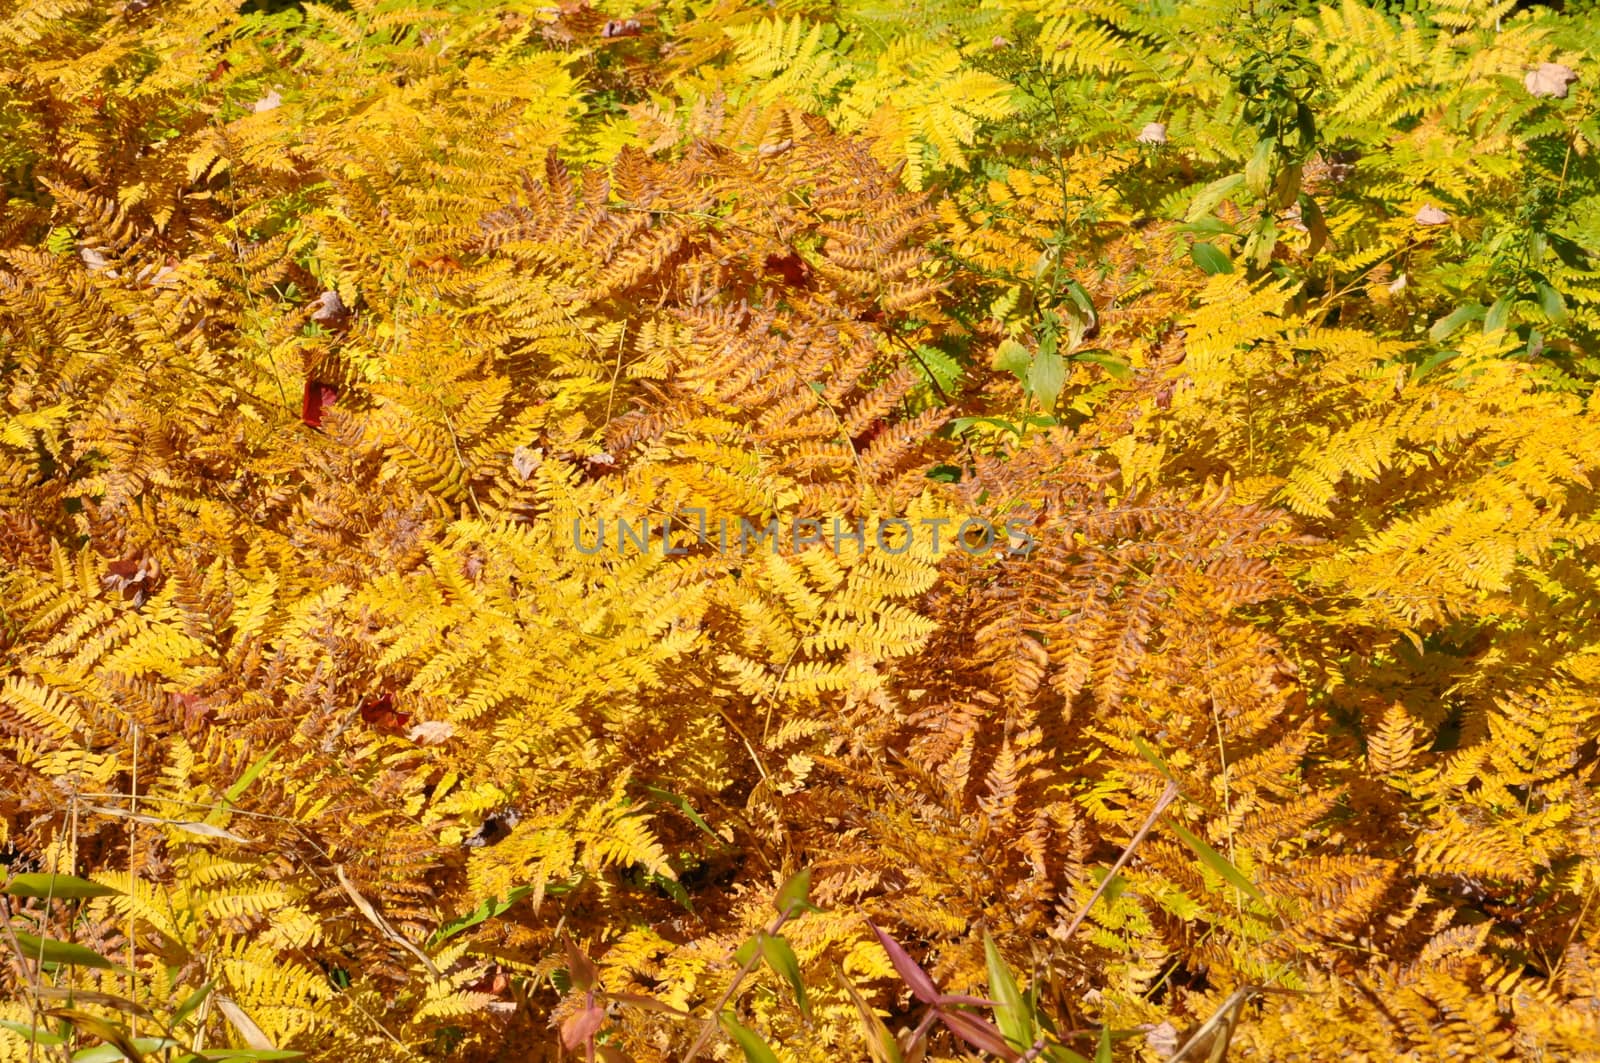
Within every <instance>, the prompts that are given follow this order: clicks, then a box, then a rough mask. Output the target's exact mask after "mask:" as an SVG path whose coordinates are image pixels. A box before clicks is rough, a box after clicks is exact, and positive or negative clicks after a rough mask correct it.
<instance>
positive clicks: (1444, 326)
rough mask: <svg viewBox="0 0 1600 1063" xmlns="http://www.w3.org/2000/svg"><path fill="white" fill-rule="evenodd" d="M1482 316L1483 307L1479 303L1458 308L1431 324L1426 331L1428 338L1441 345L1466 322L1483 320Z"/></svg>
mask: <svg viewBox="0 0 1600 1063" xmlns="http://www.w3.org/2000/svg"><path fill="white" fill-rule="evenodd" d="M1483 314H1484V310H1483V306H1482V304H1479V303H1472V304H1470V305H1468V306H1458V307H1456V308H1455V309H1454V310H1452V311H1451V312H1450V313H1448V314H1446V315H1445V316H1444V317H1441V318H1440V319H1439V320H1438V321H1435V322H1434V323H1433V327H1432V328H1430V329H1429V330H1428V338H1429V339H1431V340H1432V341H1433V342H1435V343H1441V342H1443V341H1444V340H1445V339H1447V338H1449V336H1450V335H1451V334H1452V333H1453V332H1455V330H1456V329H1458V328H1460V327H1461V326H1462V325H1465V324H1466V323H1467V322H1469V321H1481V320H1483Z"/></svg>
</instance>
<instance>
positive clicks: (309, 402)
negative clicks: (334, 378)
mask: <svg viewBox="0 0 1600 1063" xmlns="http://www.w3.org/2000/svg"><path fill="white" fill-rule="evenodd" d="M338 401H339V389H338V388H336V387H334V386H333V385H332V384H324V383H323V382H322V381H320V380H307V381H306V390H305V394H304V395H303V396H302V397H301V399H300V420H302V421H304V422H305V423H306V424H308V425H310V426H311V427H312V428H321V427H322V415H323V413H324V412H325V411H326V410H327V409H328V407H330V406H332V405H333V404H334V403H336V402H338Z"/></svg>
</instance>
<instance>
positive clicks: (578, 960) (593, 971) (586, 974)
mask: <svg viewBox="0 0 1600 1063" xmlns="http://www.w3.org/2000/svg"><path fill="white" fill-rule="evenodd" d="M562 944H564V945H565V946H566V948H567V975H568V977H570V978H571V979H572V984H573V985H574V986H576V987H577V988H579V989H593V988H594V987H595V984H596V983H597V982H599V981H600V969H599V968H598V967H596V966H595V965H594V961H593V960H591V959H590V958H589V954H588V953H586V952H584V951H583V950H582V949H580V948H579V947H578V943H577V942H576V941H573V940H572V939H571V938H563V939H562Z"/></svg>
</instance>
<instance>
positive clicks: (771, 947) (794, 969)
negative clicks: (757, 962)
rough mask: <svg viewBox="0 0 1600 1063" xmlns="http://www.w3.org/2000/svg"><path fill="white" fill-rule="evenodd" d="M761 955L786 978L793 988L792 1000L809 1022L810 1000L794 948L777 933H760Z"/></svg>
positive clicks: (768, 964)
mask: <svg viewBox="0 0 1600 1063" xmlns="http://www.w3.org/2000/svg"><path fill="white" fill-rule="evenodd" d="M761 955H762V956H763V957H764V958H765V959H766V961H767V966H768V967H771V968H772V969H773V971H775V972H777V973H778V974H780V975H782V976H783V977H784V978H786V979H788V981H789V985H791V986H792V987H793V988H794V1002H795V1003H796V1004H798V1005H799V1006H800V1014H801V1015H803V1016H805V1018H806V1021H808V1022H809V1021H810V1020H811V1001H810V1000H809V999H808V998H807V997H806V983H805V979H804V978H802V977H801V975H800V961H799V959H797V958H796V957H795V954H794V949H792V948H791V947H790V946H789V942H788V941H787V940H786V939H785V938H783V937H780V936H779V935H777V934H762V935H761Z"/></svg>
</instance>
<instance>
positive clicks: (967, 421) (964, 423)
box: [950, 417, 1022, 436]
mask: <svg viewBox="0 0 1600 1063" xmlns="http://www.w3.org/2000/svg"><path fill="white" fill-rule="evenodd" d="M975 424H986V425H989V426H991V427H993V428H1001V429H1004V430H1005V431H1007V432H1010V433H1011V434H1012V435H1017V436H1020V435H1021V434H1022V429H1020V428H1018V427H1017V426H1016V425H1014V424H1012V423H1011V422H1010V421H1002V420H1001V419H1000V418H998V417H957V418H956V419H955V420H954V421H951V422H950V431H951V432H953V433H955V434H956V435H960V434H961V433H962V432H965V431H966V430H967V429H969V428H971V427H972V426H973V425H975Z"/></svg>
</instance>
